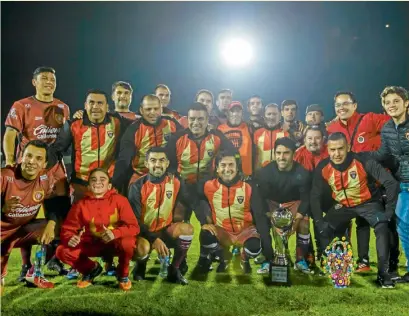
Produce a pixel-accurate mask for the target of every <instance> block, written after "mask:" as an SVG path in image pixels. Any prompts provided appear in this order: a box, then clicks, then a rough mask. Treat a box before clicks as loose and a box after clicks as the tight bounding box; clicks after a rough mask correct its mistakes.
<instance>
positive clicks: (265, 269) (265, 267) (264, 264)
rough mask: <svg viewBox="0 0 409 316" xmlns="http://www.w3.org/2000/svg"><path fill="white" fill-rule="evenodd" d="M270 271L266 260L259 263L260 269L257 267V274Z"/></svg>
mask: <svg viewBox="0 0 409 316" xmlns="http://www.w3.org/2000/svg"><path fill="white" fill-rule="evenodd" d="M268 273H270V263H269V262H268V261H266V262H263V263H262V264H261V267H260V269H257V274H268Z"/></svg>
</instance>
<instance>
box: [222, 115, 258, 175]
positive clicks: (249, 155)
mask: <svg viewBox="0 0 409 316" xmlns="http://www.w3.org/2000/svg"><path fill="white" fill-rule="evenodd" d="M217 129H218V130H219V131H221V132H222V133H223V134H224V135H225V136H226V137H227V138H228V139H229V140H230V141H231V143H232V144H233V146H234V147H235V148H236V149H237V150H238V151H239V153H240V157H241V166H242V170H243V173H244V175H246V176H251V174H252V173H253V139H252V138H253V135H252V129H251V128H250V127H249V126H248V125H247V123H245V122H242V123H241V124H240V125H239V126H231V125H230V124H229V123H228V122H227V123H226V124H222V125H219V127H218V128H217Z"/></svg>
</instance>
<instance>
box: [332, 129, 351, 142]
mask: <svg viewBox="0 0 409 316" xmlns="http://www.w3.org/2000/svg"><path fill="white" fill-rule="evenodd" d="M340 139H343V140H344V141H345V143H348V140H347V137H346V136H345V134H344V133H342V132H335V133H332V134H330V135H329V136H328V139H327V142H329V141H333V142H334V141H337V140H340Z"/></svg>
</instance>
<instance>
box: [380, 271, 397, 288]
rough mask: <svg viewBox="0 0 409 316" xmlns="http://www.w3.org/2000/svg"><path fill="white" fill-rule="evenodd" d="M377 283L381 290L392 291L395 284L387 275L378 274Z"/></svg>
mask: <svg viewBox="0 0 409 316" xmlns="http://www.w3.org/2000/svg"><path fill="white" fill-rule="evenodd" d="M378 283H379V284H380V286H381V287H382V288H383V289H393V288H394V287H395V282H393V281H392V279H391V276H390V274H389V273H383V274H378Z"/></svg>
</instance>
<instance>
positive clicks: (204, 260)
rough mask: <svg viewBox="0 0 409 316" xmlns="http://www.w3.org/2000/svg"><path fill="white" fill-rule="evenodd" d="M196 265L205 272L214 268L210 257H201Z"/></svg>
mask: <svg viewBox="0 0 409 316" xmlns="http://www.w3.org/2000/svg"><path fill="white" fill-rule="evenodd" d="M196 267H197V268H198V270H200V271H202V272H203V273H207V272H209V271H211V270H213V267H212V261H211V260H210V259H209V258H208V257H199V260H198V261H197V264H196Z"/></svg>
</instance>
